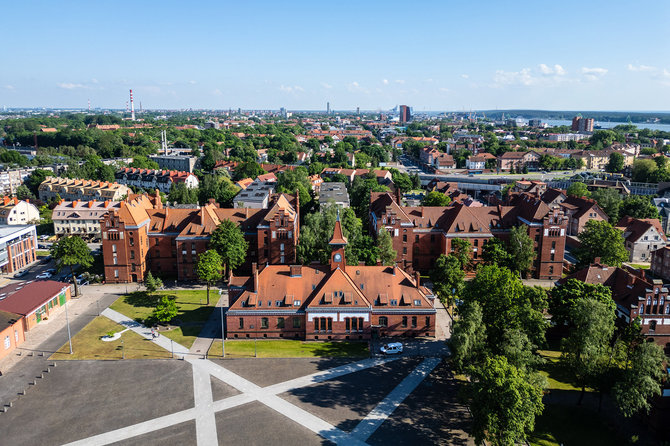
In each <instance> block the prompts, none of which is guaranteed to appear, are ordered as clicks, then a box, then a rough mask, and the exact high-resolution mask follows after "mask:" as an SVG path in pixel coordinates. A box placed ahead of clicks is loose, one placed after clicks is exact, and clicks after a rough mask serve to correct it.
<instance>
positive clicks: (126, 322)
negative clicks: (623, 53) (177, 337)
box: [101, 308, 188, 357]
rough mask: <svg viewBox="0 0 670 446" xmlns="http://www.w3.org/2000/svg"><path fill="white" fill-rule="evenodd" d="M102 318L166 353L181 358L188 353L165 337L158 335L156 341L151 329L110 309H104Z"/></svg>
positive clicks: (184, 348)
mask: <svg viewBox="0 0 670 446" xmlns="http://www.w3.org/2000/svg"><path fill="white" fill-rule="evenodd" d="M101 314H102V315H103V316H105V317H107V318H109V319H111V320H113V321H114V322H116V323H117V324H121V325H123V326H124V327H127V328H130V329H131V330H132V331H134V332H135V333H137V334H138V335H140V336H142V337H144V338H145V339H149V340H151V341H153V343H154V344H156V345H158V346H160V347H162V348H164V349H165V350H167V351H174V353H175V355H176V356H177V357H183V356H184V355H186V354H187V353H188V349H187V348H186V347H184V346H183V345H181V344H177V343H176V342H174V341H173V340H172V339H169V338H168V337H166V336H161V335H159V336H158V337H157V338H156V339H152V338H151V329H150V328H148V327H145V326H144V325H142V324H140V323H139V322H137V321H134V320H132V319H130V318H129V317H128V316H125V315H123V314H121V313H119V312H118V311H114V310H112V309H111V308H105V310H104V311H103V312H102V313H101Z"/></svg>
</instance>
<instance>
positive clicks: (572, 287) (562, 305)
mask: <svg viewBox="0 0 670 446" xmlns="http://www.w3.org/2000/svg"><path fill="white" fill-rule="evenodd" d="M585 297H588V298H589V299H593V300H596V301H598V302H601V303H603V304H605V305H606V306H607V307H608V308H609V309H610V310H611V311H612V312H614V310H615V309H616V304H615V303H614V300H613V299H612V290H611V289H610V288H609V287H607V286H605V285H603V284H600V283H596V284H591V283H586V282H583V281H581V280H577V279H568V280H566V281H565V282H564V283H562V284H561V285H559V286H557V287H555V288H553V289H552V290H551V298H550V299H549V312H550V313H551V316H552V318H551V320H552V322H553V323H555V324H557V325H565V324H568V323H569V322H570V315H571V314H573V313H574V312H575V311H578V308H576V306H577V305H578V304H579V303H581V301H582V299H583V298H585Z"/></svg>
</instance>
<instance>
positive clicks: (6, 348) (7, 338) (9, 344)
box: [5, 336, 12, 350]
mask: <svg viewBox="0 0 670 446" xmlns="http://www.w3.org/2000/svg"><path fill="white" fill-rule="evenodd" d="M11 345H12V343H11V341H10V339H9V336H5V350H9V347H10V346H11Z"/></svg>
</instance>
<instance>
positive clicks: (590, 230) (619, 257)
mask: <svg viewBox="0 0 670 446" xmlns="http://www.w3.org/2000/svg"><path fill="white" fill-rule="evenodd" d="M577 237H578V238H579V242H580V243H581V246H580V247H579V248H578V249H577V250H576V253H575V254H576V256H577V259H578V260H579V262H578V265H577V266H578V267H585V266H587V265H589V264H591V263H593V261H594V260H595V259H596V258H598V257H599V258H600V261H601V262H602V263H604V264H605V265H609V266H620V265H621V263H622V262H625V261H627V260H628V251H626V247H625V246H624V240H623V234H622V232H621V231H620V230H619V229H617V228H614V227H612V225H611V224H609V223H607V222H606V221H596V220H589V221H587V222H586V225H585V226H584V230H583V231H582V232H581V233H580V234H579V235H578V236H577Z"/></svg>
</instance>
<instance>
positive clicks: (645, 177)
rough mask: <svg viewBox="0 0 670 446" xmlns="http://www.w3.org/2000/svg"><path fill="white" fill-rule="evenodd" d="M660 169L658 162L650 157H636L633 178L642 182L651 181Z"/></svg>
mask: <svg viewBox="0 0 670 446" xmlns="http://www.w3.org/2000/svg"><path fill="white" fill-rule="evenodd" d="M657 170H658V166H657V165H656V163H655V162H654V161H652V160H650V159H636V160H635V162H634V163H633V172H632V177H633V178H632V179H633V181H639V182H641V183H648V182H651V181H652V180H653V178H654V175H655V174H656V171H657Z"/></svg>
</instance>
